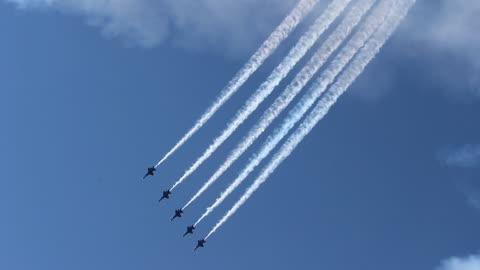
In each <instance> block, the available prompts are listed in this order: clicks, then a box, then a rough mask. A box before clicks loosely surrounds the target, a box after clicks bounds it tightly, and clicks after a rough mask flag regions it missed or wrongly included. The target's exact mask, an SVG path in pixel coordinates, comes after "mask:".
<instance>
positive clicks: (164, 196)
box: [158, 190, 172, 202]
mask: <svg viewBox="0 0 480 270" xmlns="http://www.w3.org/2000/svg"><path fill="white" fill-rule="evenodd" d="M170 195H172V192H171V191H170V190H165V191H164V192H163V196H162V198H160V200H158V201H159V202H161V201H162V200H163V199H169V198H170Z"/></svg>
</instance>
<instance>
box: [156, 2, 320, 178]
mask: <svg viewBox="0 0 480 270" xmlns="http://www.w3.org/2000/svg"><path fill="white" fill-rule="evenodd" d="M317 2H318V0H301V1H300V2H299V3H298V5H297V6H296V7H295V8H294V9H293V10H292V12H291V13H290V14H289V15H288V16H287V17H286V18H285V19H284V20H283V21H282V22H281V23H280V25H279V26H278V27H277V28H276V29H275V30H274V31H273V32H272V34H270V36H269V37H268V39H267V40H266V41H265V42H264V43H263V44H262V46H261V47H260V48H259V49H258V50H257V51H256V52H255V54H254V55H253V56H252V57H251V58H250V59H249V60H248V62H247V63H246V64H245V65H244V66H243V67H242V69H241V70H240V71H239V72H238V73H237V74H236V75H235V77H233V79H232V80H231V81H230V82H229V83H228V84H227V86H226V87H225V88H224V89H223V90H222V92H221V93H220V96H219V97H218V98H217V100H216V101H215V102H214V103H213V104H212V105H211V106H210V107H209V108H208V109H207V111H206V112H205V113H204V114H203V115H202V117H200V119H198V120H197V122H196V123H195V125H194V126H193V127H192V128H191V129H190V130H189V131H188V132H187V134H185V135H184V136H183V137H182V139H180V141H178V142H177V144H175V146H174V147H173V148H172V149H171V150H170V151H168V153H167V154H165V156H164V157H163V158H162V159H161V160H160V161H159V162H158V163H157V165H155V168H157V167H158V166H160V165H161V164H162V163H163V162H165V160H167V159H168V158H169V157H170V156H171V155H172V154H173V153H174V152H175V151H177V150H178V148H180V147H181V146H182V145H183V144H185V142H187V141H188V140H189V139H190V138H191V137H192V136H193V135H194V134H195V133H196V132H197V131H198V130H199V129H200V128H201V127H202V126H203V125H204V124H205V123H206V122H207V121H208V120H209V119H210V118H211V117H212V116H213V115H214V114H215V113H216V112H217V111H218V109H220V107H222V106H223V104H225V102H227V101H228V100H229V99H230V97H231V96H232V95H233V94H235V92H237V90H238V89H239V88H240V87H241V86H242V85H243V84H244V83H245V82H246V81H247V80H248V78H249V77H250V76H251V75H252V74H253V73H254V72H255V71H256V70H257V69H258V68H259V67H260V66H261V65H262V63H263V62H264V61H265V60H266V59H267V58H268V57H269V56H270V55H271V54H272V53H273V52H274V51H275V50H276V49H277V48H278V46H279V45H280V43H281V42H282V41H283V40H284V39H285V38H287V37H288V36H289V35H290V33H291V32H292V31H293V29H295V28H296V27H297V25H298V24H299V23H300V22H301V21H302V19H303V18H304V17H305V16H306V15H307V14H308V13H310V11H312V9H313V7H314V6H315V5H316V4H317Z"/></svg>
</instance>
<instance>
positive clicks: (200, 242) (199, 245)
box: [193, 239, 207, 251]
mask: <svg viewBox="0 0 480 270" xmlns="http://www.w3.org/2000/svg"><path fill="white" fill-rule="evenodd" d="M206 242H207V241H205V239H202V240H198V244H197V247H196V248H195V249H194V250H193V251H196V250H197V249H198V248H201V247H203V246H204V245H205V243H206Z"/></svg>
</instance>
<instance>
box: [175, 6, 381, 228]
mask: <svg viewBox="0 0 480 270" xmlns="http://www.w3.org/2000/svg"><path fill="white" fill-rule="evenodd" d="M375 2H376V0H360V1H358V2H357V3H356V4H355V5H354V6H352V7H351V10H350V11H349V12H348V13H347V14H346V15H345V18H344V19H343V21H342V22H341V23H340V25H339V26H338V27H337V28H336V29H335V30H334V31H333V32H332V34H331V35H330V36H329V37H328V39H327V40H326V41H325V42H324V43H323V44H322V46H321V47H320V48H319V49H318V50H317V52H316V53H315V55H314V56H313V57H312V58H311V59H310V61H309V62H308V63H307V64H306V66H305V67H304V68H303V69H302V70H301V71H300V72H299V73H298V74H297V75H296V76H295V78H294V79H293V81H292V82H291V83H290V84H289V85H288V87H287V88H286V89H285V90H284V92H283V93H282V94H281V95H280V96H279V97H278V98H277V99H276V100H275V102H274V103H273V104H272V106H271V107H270V108H269V109H268V110H267V111H266V112H265V113H264V114H263V116H262V117H261V119H260V121H259V122H258V123H257V124H256V125H255V126H254V127H253V128H252V129H251V130H250V132H249V133H248V135H247V136H246V137H245V138H244V139H243V141H242V142H241V143H240V144H239V145H238V146H237V147H236V148H235V149H234V150H233V151H232V153H231V154H230V156H229V157H228V158H227V160H226V161H225V162H224V163H223V164H222V166H220V168H219V169H218V170H217V171H216V172H215V173H214V174H213V175H212V177H210V179H209V180H208V181H207V182H206V183H205V184H204V185H203V186H202V188H201V189H200V190H199V191H198V192H197V193H196V194H195V196H193V197H192V198H191V199H190V201H189V202H188V203H187V204H186V205H185V206H184V207H183V209H185V208H187V207H188V206H189V205H190V204H191V203H193V202H194V201H195V200H196V199H197V198H198V197H200V196H201V194H202V193H203V192H205V190H207V189H208V188H209V187H210V186H211V185H212V184H213V183H214V182H215V181H217V180H218V178H220V176H221V175H222V174H223V173H224V172H225V171H226V170H228V168H229V167H230V166H231V165H232V164H233V163H234V162H235V161H236V160H237V159H238V158H239V157H240V156H241V155H242V154H243V153H245V151H247V150H248V148H249V147H250V146H251V145H252V144H253V143H254V142H255V140H256V139H258V137H259V136H260V135H261V134H262V133H263V132H264V131H265V130H266V129H267V128H268V127H269V126H270V125H271V123H272V122H273V121H274V120H275V118H277V117H278V115H279V114H280V113H281V112H282V111H283V110H284V109H285V108H286V107H287V106H288V105H289V104H290V102H292V100H293V99H294V98H295V97H296V96H297V94H298V93H300V91H301V90H302V89H303V87H305V85H306V84H307V83H308V82H309V81H310V79H311V78H312V77H313V76H314V75H315V73H317V71H318V70H319V69H320V68H321V67H322V66H323V65H324V64H325V62H326V61H327V59H328V58H329V57H330V55H331V54H332V53H333V52H334V51H335V50H336V49H337V48H338V47H339V46H340V44H341V43H342V42H343V41H344V40H345V39H346V38H347V37H348V36H349V35H350V33H351V32H352V30H353V29H354V28H355V26H356V25H357V24H358V23H360V21H361V19H362V17H363V16H364V15H365V13H367V11H368V10H369V9H370V8H371V7H372V6H373V4H374V3H375ZM232 191H233V190H232ZM229 194H230V192H227V191H225V192H224V193H222V194H221V196H220V197H219V198H218V199H217V201H216V202H215V204H213V205H212V206H211V207H209V208H207V211H206V212H205V213H204V214H203V215H202V217H201V218H200V219H199V220H198V221H197V223H196V225H198V223H200V221H201V220H203V219H204V218H205V217H206V216H208V215H209V214H210V213H211V212H212V211H213V210H214V209H215V208H216V207H217V206H218V205H220V204H221V203H222V202H223V200H224V198H226V197H227V196H228V195H229Z"/></svg>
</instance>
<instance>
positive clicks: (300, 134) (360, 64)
mask: <svg viewBox="0 0 480 270" xmlns="http://www.w3.org/2000/svg"><path fill="white" fill-rule="evenodd" d="M415 1H416V0H397V2H396V5H395V6H394V7H393V9H392V13H391V15H390V16H389V17H388V18H387V20H386V21H385V23H384V24H383V25H382V26H381V27H380V28H379V29H378V30H377V32H376V33H375V34H374V36H373V37H372V39H370V40H369V41H368V43H367V44H366V45H365V46H364V47H363V48H362V49H361V51H360V52H359V54H358V55H357V56H356V57H355V59H354V60H353V61H352V63H351V64H350V65H349V67H348V68H347V69H346V70H345V71H344V72H343V73H342V74H341V75H340V77H339V78H338V80H337V82H336V83H335V84H334V85H333V86H332V87H331V88H330V91H329V92H327V93H326V94H325V96H324V97H323V98H322V99H321V100H319V101H318V103H317V105H316V106H315V108H314V109H313V111H312V112H311V113H310V114H309V115H308V116H307V118H306V119H305V120H304V122H303V123H302V124H301V125H300V127H299V128H298V129H297V130H296V131H295V133H293V134H292V135H291V136H290V138H289V139H288V140H287V141H286V142H285V144H284V145H283V146H282V148H281V149H280V150H279V151H278V152H277V154H276V155H275V156H274V158H273V159H272V160H271V161H270V163H269V164H268V165H267V166H266V167H265V169H264V170H263V171H262V173H261V174H260V175H259V177H258V178H257V179H256V180H255V181H254V183H253V184H252V185H251V186H250V187H249V188H248V189H247V191H246V192H245V194H244V195H243V196H242V197H241V198H240V200H239V201H238V202H237V203H236V204H235V205H234V206H233V207H232V209H230V210H229V211H228V213H227V214H226V215H225V216H224V217H223V218H222V219H221V220H220V222H219V223H217V225H216V226H215V227H214V228H213V229H212V231H211V232H210V233H209V234H208V235H207V237H205V239H207V238H209V237H210V236H211V235H212V234H213V233H214V232H215V231H216V230H217V229H218V228H219V227H220V226H222V224H224V223H225V222H226V221H227V220H228V218H229V217H231V216H232V215H233V214H234V213H235V212H236V211H237V210H238V209H239V208H240V207H241V206H242V205H243V204H244V203H245V202H246V201H247V200H248V199H249V198H250V197H251V195H252V194H253V193H254V192H255V191H256V190H257V189H258V188H259V187H260V185H261V184H262V183H264V182H265V181H266V180H267V179H268V177H269V176H270V175H271V174H272V172H273V171H275V169H276V168H277V167H278V166H279V165H280V164H281V163H282V161H283V160H285V158H287V157H288V156H289V155H290V154H291V153H292V151H293V150H294V149H295V148H296V147H297V146H298V144H299V143H300V142H301V141H302V140H303V138H304V137H305V136H306V135H307V134H308V133H309V132H310V131H311V130H312V129H313V128H314V127H315V126H316V124H317V123H318V122H319V121H320V120H321V119H322V118H323V117H324V116H325V115H326V114H327V113H328V111H329V109H330V108H331V107H332V106H333V105H334V104H335V102H336V101H337V99H338V98H339V97H340V96H341V95H342V94H343V93H344V92H345V91H346V90H347V89H348V87H349V86H350V85H351V84H352V83H353V82H354V81H355V79H356V78H357V77H358V76H360V75H361V74H362V72H363V70H364V69H365V67H366V66H367V65H368V63H370V61H371V60H372V59H373V58H374V57H375V56H376V55H377V53H378V52H379V51H380V49H381V48H382V46H383V45H384V44H385V42H386V41H387V40H388V39H389V37H390V36H391V35H392V33H393V32H394V31H395V29H396V28H397V26H398V25H399V24H400V22H401V21H402V20H403V18H404V17H405V16H406V15H407V13H408V11H409V9H410V8H411V6H412V5H413V4H414V3H415Z"/></svg>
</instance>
